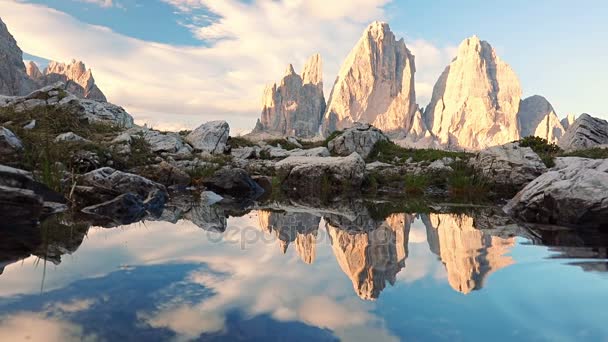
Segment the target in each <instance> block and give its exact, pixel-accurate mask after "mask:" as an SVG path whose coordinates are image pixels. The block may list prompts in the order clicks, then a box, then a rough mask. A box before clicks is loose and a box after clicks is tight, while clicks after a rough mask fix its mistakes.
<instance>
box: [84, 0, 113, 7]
mask: <svg viewBox="0 0 608 342" xmlns="http://www.w3.org/2000/svg"><path fill="white" fill-rule="evenodd" d="M76 1H78V2H85V3H87V4H93V5H97V6H99V7H102V8H111V7H114V6H116V7H119V8H122V6H121V5H120V4H118V3H116V2H115V1H114V0H76Z"/></svg>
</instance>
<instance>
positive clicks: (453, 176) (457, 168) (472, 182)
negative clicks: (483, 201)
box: [447, 162, 490, 197]
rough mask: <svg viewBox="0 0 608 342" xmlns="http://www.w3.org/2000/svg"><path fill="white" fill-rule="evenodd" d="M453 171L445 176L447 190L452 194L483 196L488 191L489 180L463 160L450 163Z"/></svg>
mask: <svg viewBox="0 0 608 342" xmlns="http://www.w3.org/2000/svg"><path fill="white" fill-rule="evenodd" d="M451 166H452V169H454V171H453V172H452V173H450V174H449V176H448V178H447V185H448V191H449V193H450V195H453V196H465V197H468V196H473V195H475V196H481V197H485V196H486V195H487V194H488V192H489V191H490V182H489V181H488V180H487V179H486V178H485V177H484V176H483V175H481V174H479V173H478V172H477V171H475V169H474V168H472V167H471V166H469V165H468V164H467V163H465V162H454V163H452V165H451Z"/></svg>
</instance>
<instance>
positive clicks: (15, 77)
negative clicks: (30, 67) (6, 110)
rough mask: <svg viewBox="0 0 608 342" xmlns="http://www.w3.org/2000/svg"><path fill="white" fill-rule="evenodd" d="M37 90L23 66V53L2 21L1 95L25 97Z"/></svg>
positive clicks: (0, 22)
mask: <svg viewBox="0 0 608 342" xmlns="http://www.w3.org/2000/svg"><path fill="white" fill-rule="evenodd" d="M34 89H35V85H34V82H32V80H30V78H29V77H28V75H27V74H26V71H25V65H24V64H23V52H22V51H21V49H20V48H19V46H17V42H16V41H15V38H13V36H12V35H11V34H10V32H9V31H8V28H7V27H6V25H5V24H4V22H3V21H2V19H0V94H1V95H8V96H19V95H24V94H27V93H29V92H31V91H32V90H34Z"/></svg>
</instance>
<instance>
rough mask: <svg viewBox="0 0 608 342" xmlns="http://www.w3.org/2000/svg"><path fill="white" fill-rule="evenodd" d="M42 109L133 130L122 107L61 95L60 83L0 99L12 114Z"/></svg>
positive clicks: (1, 106) (129, 119)
mask: <svg viewBox="0 0 608 342" xmlns="http://www.w3.org/2000/svg"><path fill="white" fill-rule="evenodd" d="M45 107H50V108H57V109H60V110H64V111H67V112H70V113H73V114H74V115H76V116H78V117H80V118H81V119H83V120H87V121H88V122H89V123H105V124H109V125H112V126H117V127H121V128H131V127H133V125H134V123H133V117H132V116H131V115H129V113H127V112H126V111H125V110H124V109H123V108H122V107H119V106H117V105H114V104H111V103H107V102H99V101H94V100H87V99H81V98H78V97H77V96H75V95H73V94H70V93H68V92H66V91H65V84H64V83H61V82H59V83H55V84H52V85H50V86H48V87H44V88H41V89H38V90H36V91H34V92H32V93H30V94H28V95H25V96H12V97H0V108H7V109H9V110H12V111H14V112H16V113H20V112H24V111H29V110H36V109H42V108H45Z"/></svg>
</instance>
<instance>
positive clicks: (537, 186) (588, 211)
mask: <svg viewBox="0 0 608 342" xmlns="http://www.w3.org/2000/svg"><path fill="white" fill-rule="evenodd" d="M555 164H556V165H555V167H554V168H553V169H551V170H550V171H549V172H547V173H545V174H543V175H541V176H540V177H538V178H536V179H535V180H534V181H532V182H531V183H530V184H528V185H527V186H526V187H525V188H523V189H522V190H521V191H520V192H519V193H518V194H517V195H516V196H515V197H514V198H513V199H511V201H509V203H507V205H506V206H505V207H504V210H505V212H507V213H508V214H509V215H512V216H513V217H515V218H516V219H519V220H522V221H524V222H532V223H547V224H558V225H577V226H597V227H603V228H606V227H608V159H598V160H594V159H586V158H577V157H564V158H556V161H555Z"/></svg>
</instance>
